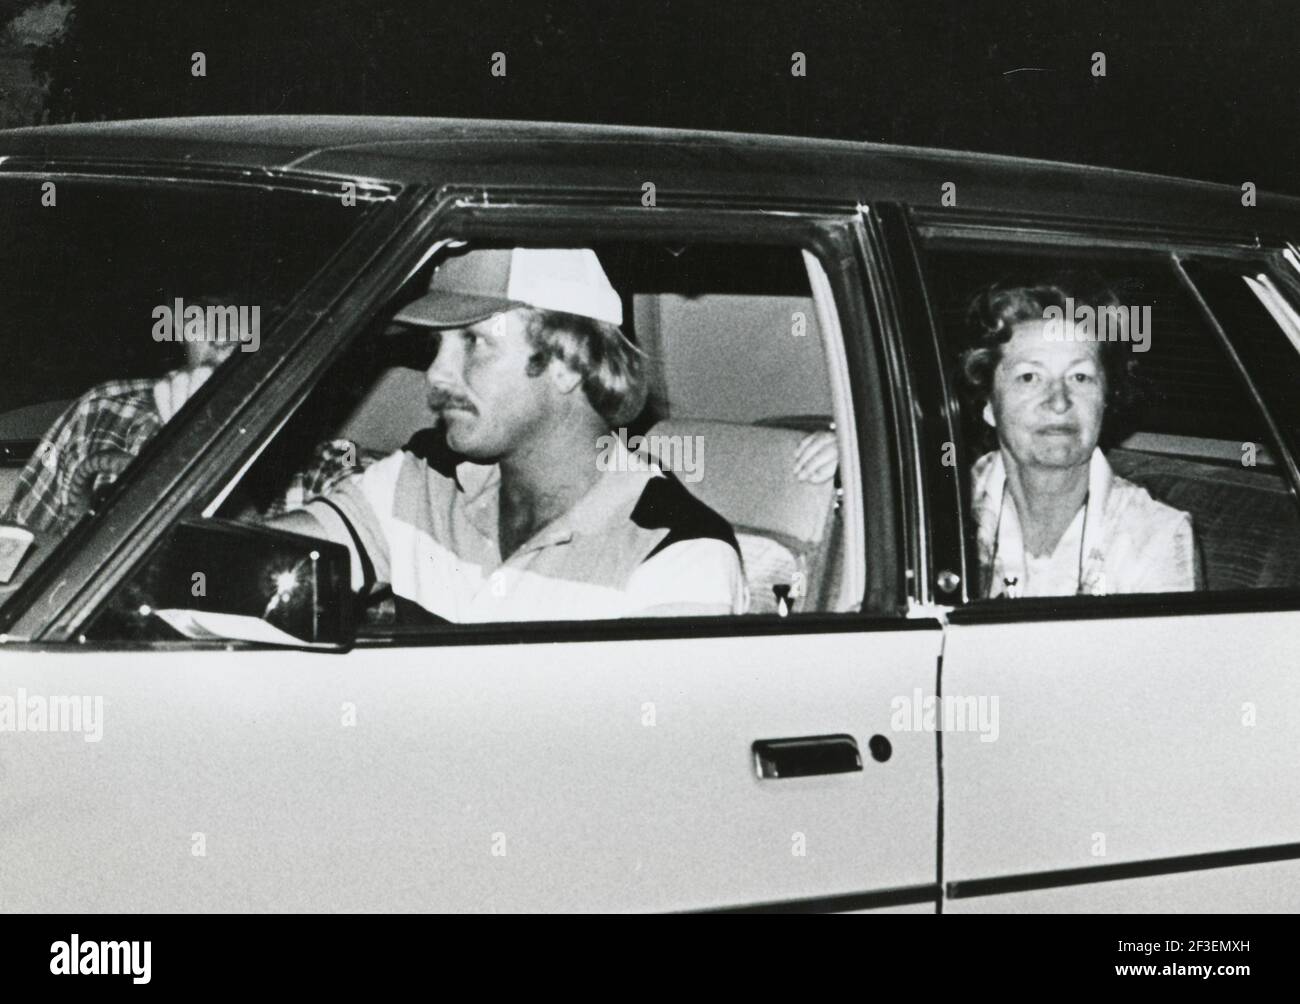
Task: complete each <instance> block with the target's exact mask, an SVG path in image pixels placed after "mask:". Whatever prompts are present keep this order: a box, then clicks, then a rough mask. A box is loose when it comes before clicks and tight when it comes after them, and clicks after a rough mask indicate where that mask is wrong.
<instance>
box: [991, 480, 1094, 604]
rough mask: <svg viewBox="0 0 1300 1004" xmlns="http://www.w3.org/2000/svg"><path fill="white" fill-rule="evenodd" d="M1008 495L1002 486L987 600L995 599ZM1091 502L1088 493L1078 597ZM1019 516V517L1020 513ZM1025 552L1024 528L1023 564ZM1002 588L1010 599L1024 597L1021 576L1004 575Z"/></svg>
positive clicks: (1078, 568)
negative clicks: (995, 582) (995, 583)
mask: <svg viewBox="0 0 1300 1004" xmlns="http://www.w3.org/2000/svg"><path fill="white" fill-rule="evenodd" d="M1007 495H1008V491H1007V486H1006V485H1005V484H1004V485H1003V486H1002V501H1001V502H1000V503H999V504H998V523H997V530H996V531H995V532H994V536H993V557H992V559H991V560H990V561H989V586H988V595H987V597H986V599H992V598H993V587H994V581H993V580H994V578H995V577H996V574H997V567H998V555H999V554H1000V552H1001V546H1002V516H1003V513H1004V512H1005V510H1006V507H1007ZM1091 501H1092V493H1091V492H1088V493H1087V494H1086V495H1084V496H1083V525H1082V526H1081V527H1080V528H1079V560H1078V563H1077V565H1076V568H1075V577H1074V594H1075V595H1076V596H1078V595H1081V594H1082V593H1083V555H1084V544H1085V542H1086V541H1087V539H1088V508H1089V503H1090V502H1091ZM1017 516H1019V514H1018V513H1017ZM1067 529H1068V528H1067ZM1024 551H1025V543H1024V529H1023V527H1022V528H1021V540H1020V553H1021V557H1022V564H1023V558H1024ZM1002 588H1003V591H1004V593H1005V595H1006V597H1007V598H1008V599H1012V600H1018V599H1020V598H1021V596H1022V595H1023V592H1022V587H1021V584H1020V576H1018V575H1004V576H1003V577H1002Z"/></svg>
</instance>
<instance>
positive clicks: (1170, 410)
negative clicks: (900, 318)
mask: <svg viewBox="0 0 1300 1004" xmlns="http://www.w3.org/2000/svg"><path fill="white" fill-rule="evenodd" d="M925 266H926V271H927V273H928V276H929V282H930V284H931V286H932V289H933V291H934V295H935V302H936V307H937V319H938V321H939V326H940V328H941V333H942V336H943V341H944V345H945V351H946V353H947V361H948V369H949V372H950V373H951V375H952V386H953V389H954V392H955V396H956V398H957V399H958V400H957V401H956V402H955V405H956V407H957V409H958V413H959V414H960V429H961V433H962V442H961V444H959V449H958V451H957V454H958V456H957V458H956V463H957V464H958V465H959V466H960V468H961V470H962V473H963V476H964V477H965V478H966V485H965V490H964V493H963V494H964V496H965V501H966V503H967V505H968V507H969V513H968V516H969V518H968V519H967V520H966V525H967V527H968V530H969V533H968V537H969V539H968V549H969V550H968V562H969V567H971V568H976V569H979V573H980V574H979V581H978V584H977V587H976V588H975V589H973V590H972V595H973V597H974V598H976V599H979V600H999V599H1007V598H1017V597H1033V596H1065V595H1093V596H1098V595H1114V594H1118V593H1173V592H1196V591H1207V590H1208V591H1230V590H1238V589H1267V588H1293V587H1295V586H1297V585H1300V510H1298V509H1297V503H1296V496H1295V491H1294V489H1293V487H1292V483H1291V480H1290V478H1289V477H1288V474H1287V471H1286V468H1285V465H1284V463H1283V462H1282V461H1283V458H1284V454H1282V453H1281V452H1280V450H1279V444H1278V441H1277V439H1276V437H1275V428H1274V426H1273V425H1272V424H1271V423H1270V420H1269V417H1268V416H1267V415H1266V414H1265V412H1264V411H1263V410H1262V408H1261V407H1260V404H1259V402H1258V401H1257V399H1256V396H1255V391H1254V389H1253V388H1252V386H1251V385H1250V384H1248V383H1247V381H1246V379H1245V378H1244V377H1243V375H1242V373H1241V372H1240V369H1239V366H1238V364H1237V356H1236V355H1235V353H1234V351H1233V350H1230V349H1229V348H1228V347H1227V346H1225V344H1224V342H1223V338H1222V336H1221V334H1220V333H1219V332H1218V331H1217V330H1216V324H1215V323H1212V322H1211V321H1209V320H1207V317H1206V314H1205V310H1204V309H1203V305H1202V304H1201V303H1200V302H1199V300H1200V297H1199V294H1197V293H1196V292H1193V291H1192V290H1189V288H1188V284H1187V282H1186V280H1185V279H1184V278H1183V276H1182V275H1181V273H1180V266H1179V265H1178V263H1177V262H1175V261H1174V260H1172V259H1170V258H1169V257H1168V256H1164V255H1157V254H1152V255H1141V254H1124V253H1120V252H1103V251H1098V252H1094V253H1090V252H1077V251H1060V250H1047V249H1044V248H1040V247H1034V248H1009V247H1008V248H1005V249H998V250H989V249H987V248H982V249H980V250H974V249H964V248H962V247H960V246H959V245H955V244H950V245H935V246H932V247H931V248H929V250H928V252H927V254H926V260H925ZM1233 282H1234V283H1235V284H1236V287H1238V288H1239V291H1240V298H1239V302H1238V303H1236V304H1234V309H1233V311H1232V313H1231V316H1230V318H1229V319H1228V320H1225V322H1224V326H1225V327H1230V328H1233V329H1240V328H1242V327H1243V326H1244V323H1245V322H1244V321H1243V319H1242V318H1243V316H1244V315H1243V314H1242V313H1241V311H1240V310H1239V309H1237V308H1239V307H1241V306H1243V305H1244V304H1245V301H1246V300H1251V301H1253V304H1254V310H1255V311H1256V312H1257V314H1258V317H1257V318H1255V319H1254V320H1252V321H1251V324H1252V325H1255V322H1256V321H1259V322H1260V323H1262V324H1265V325H1268V326H1269V330H1268V331H1267V332H1261V331H1260V330H1259V329H1258V328H1257V327H1256V328H1254V329H1253V330H1255V335H1256V343H1255V344H1254V346H1253V349H1252V351H1253V352H1254V353H1255V354H1256V358H1255V359H1254V361H1255V363H1256V365H1258V366H1259V367H1260V368H1261V371H1264V372H1266V371H1268V370H1269V367H1276V366H1277V365H1278V362H1279V359H1280V358H1281V357H1282V356H1285V355H1293V354H1294V353H1293V351H1292V349H1291V347H1290V345H1289V344H1288V342H1287V340H1286V338H1285V336H1284V335H1283V333H1282V332H1281V330H1280V329H1279V328H1278V327H1277V325H1276V324H1275V323H1273V322H1271V321H1270V319H1269V317H1268V314H1267V312H1266V311H1265V309H1264V308H1263V307H1262V306H1261V304H1260V301H1259V300H1258V299H1257V298H1256V297H1255V295H1254V294H1253V293H1252V291H1251V288H1250V287H1249V285H1248V284H1247V283H1246V282H1245V281H1243V279H1242V277H1241V276H1236V277H1234V278H1233ZM1273 372H1274V373H1282V372H1285V370H1276V369H1274V370H1273ZM1274 379H1277V377H1274Z"/></svg>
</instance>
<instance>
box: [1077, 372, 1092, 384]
mask: <svg viewBox="0 0 1300 1004" xmlns="http://www.w3.org/2000/svg"><path fill="white" fill-rule="evenodd" d="M1095 379H1097V378H1096V377H1094V376H1093V375H1092V374H1091V373H1075V374H1074V380H1075V383H1092V382H1093V381H1094V380H1095Z"/></svg>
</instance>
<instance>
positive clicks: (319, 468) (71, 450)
mask: <svg viewBox="0 0 1300 1004" xmlns="http://www.w3.org/2000/svg"><path fill="white" fill-rule="evenodd" d="M155 382H156V381H154V380H151V379H142V380H110V381H109V382H107V383H102V384H100V385H99V386H97V387H94V388H92V389H91V390H90V391H88V392H87V393H86V394H84V395H82V396H81V397H80V398H78V399H77V400H76V401H74V402H73V403H72V404H71V405H69V407H68V409H67V410H66V411H65V412H64V413H63V414H62V415H61V416H59V420H58V421H57V422H55V423H54V425H53V427H51V429H50V431H49V432H47V433H46V434H45V438H44V439H42V440H41V442H40V445H39V446H37V448H36V451H35V453H33V454H32V457H31V459H30V460H28V461H27V466H26V467H24V468H23V471H22V473H21V474H20V475H19V478H18V488H17V490H16V491H15V492H14V497H13V500H12V501H11V502H10V504H9V509H8V511H7V512H6V513H5V514H4V517H3V519H4V521H6V522H10V523H18V524H20V525H22V526H25V527H27V528H28V529H29V530H36V531H46V530H49V531H53V532H55V533H57V534H59V535H60V536H62V535H63V534H66V533H67V532H68V531H69V530H71V529H72V527H73V526H75V525H76V523H77V521H78V520H80V519H81V517H82V516H83V515H85V513H84V512H82V511H79V510H78V509H77V508H76V507H75V505H74V500H75V498H76V494H77V493H76V492H75V491H74V477H75V475H76V472H77V468H78V467H79V466H80V464H81V463H82V461H84V460H85V458H87V457H91V456H94V455H96V454H98V453H102V452H105V451H109V452H122V453H127V454H129V455H130V456H133V457H134V456H136V455H137V454H139V452H140V450H141V449H142V448H143V447H144V444H145V443H147V442H148V441H149V440H150V439H151V438H152V437H153V435H154V434H155V433H156V432H157V431H158V430H159V429H161V428H162V424H163V423H162V419H161V418H160V417H159V415H158V411H157V408H156V406H155V405H154V399H153V387H154V383H155ZM373 459H374V455H373V454H370V453H366V452H363V451H361V450H360V449H358V447H357V446H356V444H355V443H351V442H349V441H348V440H345V439H335V440H331V441H328V442H325V443H321V444H320V445H319V446H318V447H317V448H316V453H315V456H314V457H313V459H312V463H311V464H310V465H309V466H308V467H307V468H305V469H304V470H302V471H299V472H298V473H296V474H295V475H294V477H293V479H292V481H291V482H290V483H289V486H288V488H287V490H286V491H285V493H284V495H283V496H282V497H280V498H278V499H276V500H275V501H273V502H272V503H271V504H270V505H269V506H268V507H267V510H266V511H265V512H263V513H262V515H263V517H265V518H268V519H269V518H271V517H273V516H279V515H281V514H283V513H286V512H290V511H292V510H294V509H298V508H300V507H301V506H303V505H304V504H305V503H306V502H307V501H309V500H310V499H312V498H315V497H316V496H317V495H323V494H325V492H327V491H328V490H329V489H330V488H332V487H333V486H334V485H335V484H337V483H338V482H339V481H340V480H342V479H343V478H345V477H347V476H348V475H349V474H352V473H355V472H357V471H360V470H364V469H365V468H366V467H368V466H369V465H370V463H371V461H372V460H373ZM112 479H113V476H112V475H111V474H100V475H97V476H96V477H95V479H94V482H93V484H92V490H93V489H97V488H99V487H100V486H101V485H102V484H105V483H107V482H110V481H112Z"/></svg>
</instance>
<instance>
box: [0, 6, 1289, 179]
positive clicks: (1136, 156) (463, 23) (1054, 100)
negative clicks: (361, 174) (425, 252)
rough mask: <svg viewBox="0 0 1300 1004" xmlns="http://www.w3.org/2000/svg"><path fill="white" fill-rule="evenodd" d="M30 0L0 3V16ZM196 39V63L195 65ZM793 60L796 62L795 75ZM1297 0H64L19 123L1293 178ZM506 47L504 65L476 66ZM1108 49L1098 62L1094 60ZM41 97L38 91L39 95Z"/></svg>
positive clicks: (32, 49)
mask: <svg viewBox="0 0 1300 1004" xmlns="http://www.w3.org/2000/svg"><path fill="white" fill-rule="evenodd" d="M33 6H36V7H40V6H42V3H40V2H36V3H33V0H0V17H5V18H7V17H8V16H10V15H11V14H12V13H19V12H21V11H23V10H24V9H25V8H31V7H33ZM195 51H202V52H203V53H204V54H205V56H206V60H207V76H206V77H202V78H195V77H193V76H192V75H191V72H190V69H191V61H190V57H191V53H192V52H195ZM795 51H800V52H803V53H804V54H805V56H806V66H807V75H806V76H804V77H795V76H792V74H791V65H792V64H791V54H792V53H793V52H795ZM1297 51H1300V8H1298V7H1297V5H1296V4H1295V2H1294V0H1290V2H1284V0H1256V2H1245V3H1228V2H1220V3H1205V2H1196V0H1190V2H1189V0H1181V2H1170V0H1130V2H1125V3H1119V2H1110V0H1091V2H1089V0H1082V2H1075V3H1068V4H1067V3H1057V2H1012V3H1000V4H999V3H982V2H978V0H953V2H950V3H943V4H939V3H933V2H926V0H921V2H912V3H899V2H895V0H889V2H879V0H857V2H842V0H827V2H815V0H814V2H806V3H800V2H785V3H774V2H770V0H764V2H758V0H754V2H748V3H727V2H708V0H704V2H698V0H697V2H694V3H684V2H665V0H657V2H648V0H646V2H632V0H621V2H611V0H589V2H586V3H580V4H579V3H575V4H561V3H555V2H551V0H531V2H524V0H511V2H503V0H456V2H445V0H422V2H405V0H368V2H360V0H315V2H310V3H308V2H304V0H261V2H256V0H246V2H231V0H220V2H218V0H74V2H73V3H72V5H71V13H70V14H68V15H67V18H66V21H65V22H64V28H63V31H62V34H61V35H57V36H54V37H53V38H46V39H43V40H38V41H37V42H36V43H33V42H32V41H30V40H29V41H28V42H27V43H26V44H25V45H24V46H23V52H24V53H25V54H27V55H29V56H30V58H31V63H32V67H33V72H34V79H35V80H36V81H37V82H38V84H39V86H40V88H41V90H40V96H39V101H38V102H34V103H33V104H31V107H30V108H29V110H28V111H26V112H24V113H23V114H24V115H27V116H28V117H30V118H32V119H33V120H36V121H40V120H45V121H52V122H66V121H73V120H77V121H83V120H86V119H101V118H129V117H141V116H173V115H192V114H233V113H249V112H253V113H279V114H285V113H299V112H329V113H353V114H367V115H375V114H388V115H445V116H467V117H483V118H524V119H547V120H559V121H588V122H614V123H625V124H634V125H661V126H682V127H691V128H708V129H728V130H737V131H752V132H769V133H790V134H798V135H812V136H829V137H840V138H852V139H865V140H875V141H881V142H888V143H907V144H917V145H924V146H940V147H949V148H955V149H967V150H984V151H994V152H1002V153H1011V154H1021V155H1032V156H1040V157H1048V158H1052V159H1060V160H1070V161H1078V162H1084V163H1094V164H1104V165H1110V166H1116V167H1128V168H1136V169H1142V170H1151V171H1158V172H1162V173H1170V174H1178V175H1184V176H1191V177H1200V178H1206V179H1209V180H1217V181H1224V182H1229V183H1232V184H1235V185H1239V184H1240V183H1241V182H1243V181H1254V182H1255V183H1256V184H1257V185H1258V186H1259V187H1261V188H1271V189H1275V190H1284V191H1292V192H1300V172H1297V164H1298V158H1297V155H1298V154H1300V131H1298V130H1297V125H1300V116H1298V115H1297V110H1298V107H1300V100H1298V99H1300V74H1298V72H1297V70H1298V68H1300V58H1298V57H1297ZM494 52H504V53H505V55H506V68H507V73H506V76H505V77H504V78H502V77H494V76H493V75H492V74H491V73H490V69H491V60H492V54H493V53H494ZM1094 52H1103V53H1105V57H1106V76H1105V77H1094V76H1093V75H1092V73H1091V68H1092V54H1093V53H1094ZM33 100H34V99H33Z"/></svg>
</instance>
